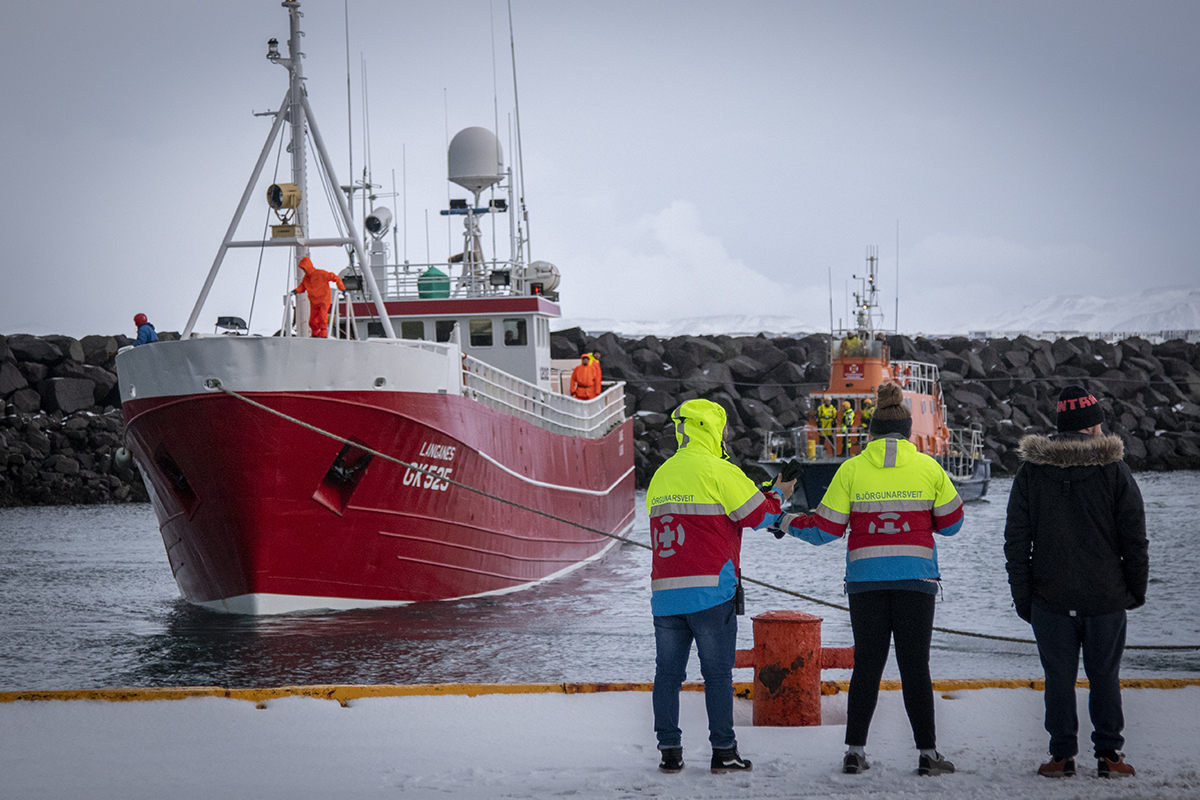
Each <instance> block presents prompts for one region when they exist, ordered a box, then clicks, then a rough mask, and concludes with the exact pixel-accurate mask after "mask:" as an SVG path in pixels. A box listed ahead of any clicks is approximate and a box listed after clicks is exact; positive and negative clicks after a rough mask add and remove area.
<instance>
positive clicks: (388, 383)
mask: <svg viewBox="0 0 1200 800" xmlns="http://www.w3.org/2000/svg"><path fill="white" fill-rule="evenodd" d="M283 6H284V7H285V8H287V9H288V12H289V19H290V26H291V30H290V37H289V40H288V55H287V56H286V57H285V56H283V55H282V54H281V53H280V52H279V48H278V43H277V42H276V41H275V40H271V42H270V43H269V47H268V54H267V58H268V59H269V60H270V61H272V62H273V63H276V64H280V65H281V66H284V67H286V68H287V69H288V73H289V86H288V91H287V93H286V94H285V96H284V99H283V101H282V103H281V105H280V107H279V109H278V110H277V111H276V112H275V114H274V120H273V124H272V128H271V132H270V134H269V136H268V138H267V142H266V144H265V145H264V147H263V150H262V153H261V154H260V157H259V159H258V162H257V163H256V165H255V168H254V170H253V171H252V174H251V178H250V180H249V182H248V184H247V186H246V189H245V191H244V193H243V195H242V197H241V200H240V202H239V204H238V206H237V209H236V211H235V213H234V218H233V221H232V222H231V223H230V226H229V229H228V232H227V233H226V235H225V237H224V239H223V241H222V243H221V245H220V247H219V248H218V253H217V257H216V259H215V261H214V263H213V265H212V268H211V269H210V271H209V274H208V276H207V278H206V280H205V283H204V286H203V289H202V290H201V293H200V297H199V298H198V300H197V302H196V304H195V308H194V309H193V311H192V313H191V316H190V318H189V320H188V323H187V325H186V327H185V329H184V331H183V333H182V336H181V338H180V340H178V341H164V342H158V343H154V344H152V345H148V346H142V347H137V348H133V349H130V350H127V351H125V352H123V353H121V354H120V355H119V356H118V359H117V366H118V372H119V375H120V383H121V395H122V410H123V413H124V416H125V420H126V431H127V442H128V445H129V447H130V449H131V450H132V452H133V455H134V458H135V460H136V462H137V464H138V466H139V468H140V469H141V472H142V475H143V478H144V479H145V482H146V485H147V488H148V489H149V491H150V496H151V500H152V502H153V504H154V508H155V511H156V513H157V515H158V519H159V524H160V529H161V532H162V537H163V542H164V545H165V546H166V551H167V556H168V559H169V562H170V565H171V570H172V573H173V574H174V576H175V579H176V582H177V583H178V585H179V588H180V591H181V593H182V595H183V597H184V598H185V599H187V600H189V601H191V602H193V603H196V604H199V605H202V606H205V607H208V608H212V609H216V610H224V611H231V612H239V613H275V612H287V611H296V610H303V609H313V608H333V609H343V608H355V607H367V606H377V605H391V604H401V603H408V602H415V601H425V600H442V599H450V598H460V597H470V596H477V595H486V594H500V593H505V592H511V591H515V590H518V589H521V588H524V587H527V586H530V585H532V584H535V583H538V582H541V581H545V580H548V579H552V578H554V577H556V576H558V575H561V574H563V573H564V572H567V571H570V570H572V569H574V568H576V567H578V566H580V565H581V564H584V563H586V562H588V561H589V560H591V559H594V558H597V557H599V556H600V555H601V554H603V553H604V552H605V551H606V550H607V549H608V548H609V547H610V546H611V545H612V544H613V543H614V542H615V539H613V538H612V535H621V534H623V533H625V532H627V531H628V530H629V529H630V528H631V526H632V523H633V514H634V512H633V494H634V488H633V482H634V475H633V442H632V428H631V423H630V422H629V421H628V420H627V419H626V418H625V401H624V385H623V384H621V383H614V384H607V385H605V387H604V391H603V393H602V394H601V395H600V396H599V397H597V398H594V399H592V400H589V401H580V400H576V399H575V398H573V397H570V396H566V395H564V394H562V393H561V389H560V386H561V381H559V380H557V377H558V376H556V375H555V374H554V370H553V365H552V364H551V361H550V320H551V319H553V318H555V317H557V316H559V314H560V312H559V307H558V305H557V294H556V293H555V290H556V289H557V284H558V271H557V269H556V268H555V267H554V266H553V265H551V264H549V263H547V262H533V263H529V261H528V257H527V250H528V247H527V244H528V239H527V237H526V236H524V234H523V233H522V231H521V230H520V225H519V224H518V223H517V222H516V221H513V222H511V223H510V225H509V227H510V232H511V236H510V254H509V256H508V258H506V259H503V260H500V259H498V258H493V259H491V260H488V259H486V258H485V256H484V253H483V247H482V240H483V237H482V236H481V231H480V224H479V223H480V220H481V219H484V218H486V217H488V216H490V215H496V214H505V213H507V214H509V216H510V218H511V217H514V216H516V215H515V214H513V213H511V212H512V210H513V181H512V170H511V168H509V169H505V168H504V166H503V151H502V149H501V148H500V145H499V142H498V140H497V139H496V137H495V136H494V135H493V134H492V133H491V132H490V131H488V130H486V129H483V128H468V129H466V130H464V131H462V132H461V133H460V134H458V135H457V136H456V137H454V140H453V141H452V142H451V145H450V149H449V153H448V162H449V172H450V179H451V180H452V181H454V182H455V183H456V184H458V185H459V186H462V187H463V188H465V189H466V190H467V191H468V192H469V193H470V194H471V195H472V196H471V198H470V199H463V200H459V201H453V200H452V201H451V204H450V205H451V207H450V208H449V209H446V210H445V211H443V213H444V214H447V215H452V216H455V217H461V218H462V219H463V222H464V233H463V242H464V247H463V252H462V253H460V254H457V255H455V256H452V257H450V258H448V259H447V260H446V261H445V262H442V263H440V264H418V265H413V264H408V263H404V264H399V263H396V259H394V258H389V256H388V252H387V246H386V241H385V234H386V233H387V232H388V228H389V224H390V221H391V212H390V211H389V210H388V209H386V208H383V207H376V208H373V209H372V210H371V212H370V213H369V214H368V215H366V219H365V222H364V227H365V228H366V234H367V236H366V237H365V238H364V237H360V236H359V235H358V231H357V229H356V226H355V224H354V219H353V216H352V215H351V213H350V209H349V204H348V202H347V200H346V198H345V197H344V196H343V195H342V194H341V193H338V192H334V193H333V196H334V198H335V199H336V201H337V207H336V209H335V218H336V221H337V227H339V228H340V230H339V231H337V232H336V235H332V236H325V237H319V236H315V235H313V234H312V233H311V232H310V230H309V226H310V221H309V216H308V213H307V190H306V185H307V177H308V175H307V169H308V168H307V166H306V164H307V161H306V155H305V148H306V146H307V143H308V141H310V140H311V142H312V144H313V149H314V150H315V156H316V159H315V160H316V164H317V168H318V169H319V170H320V171H321V173H322V175H321V177H322V179H323V181H325V182H326V184H327V185H329V186H335V187H336V186H340V185H341V184H340V183H339V182H338V181H337V177H336V174H335V171H334V168H333V164H332V162H331V160H330V158H329V155H328V151H327V149H326V147H325V145H324V142H323V139H322V137H321V134H320V130H319V128H318V126H317V123H316V120H315V118H314V116H313V113H312V108H311V106H310V104H309V99H308V97H307V94H306V92H305V90H304V88H303V83H302V81H303V75H302V72H301V64H300V57H299V54H300V36H301V35H302V33H301V31H300V27H299V25H300V13H299V7H300V4H299V3H298V2H285V3H283ZM285 127H286V128H288V129H289V133H290V138H289V151H290V152H291V156H292V175H291V182H290V183H287V184H283V183H274V184H271V186H270V188H269V189H268V190H267V192H266V194H267V202H268V204H269V205H270V206H271V207H272V208H273V209H275V211H276V213H277V215H278V216H279V224H278V225H275V226H272V232H271V234H272V235H271V236H270V238H268V239H266V240H265V241H264V240H262V239H255V240H241V239H238V238H237V230H238V223H239V222H240V220H241V217H242V214H243V212H244V211H245V210H246V208H247V207H248V205H249V204H250V201H251V199H252V198H253V197H254V196H255V195H256V194H257V192H256V189H257V188H259V184H260V177H261V174H262V171H263V167H264V165H265V163H266V161H267V156H268V154H269V153H270V151H271V149H272V147H273V144H274V143H275V141H276V137H278V136H280V135H283V130H284V128H285ZM493 187H495V188H496V189H499V190H501V191H502V192H503V191H505V190H507V195H508V196H507V198H504V197H501V198H499V199H497V198H495V197H493V198H491V199H488V200H487V201H483V200H482V199H481V194H482V192H483V191H484V190H486V189H489V188H493ZM494 193H495V189H493V194H494ZM238 247H285V248H291V251H292V263H293V264H296V263H298V262H299V261H300V259H302V258H303V257H304V256H306V255H308V254H309V253H310V252H311V251H313V250H314V249H315V248H336V249H342V248H344V249H346V250H348V251H351V252H352V253H353V254H354V258H353V259H352V260H351V266H350V267H349V268H347V269H345V270H343V271H342V273H341V279H342V281H343V283H344V285H345V287H346V289H345V291H344V293H341V294H340V296H339V295H335V302H334V303H333V309H332V315H331V317H330V323H329V335H328V337H318V336H311V335H309V330H308V329H307V326H306V324H305V321H306V320H307V318H308V314H309V309H308V308H307V303H306V296H305V295H303V294H301V295H299V296H294V295H290V294H289V295H288V296H287V298H286V299H285V301H284V308H283V324H282V326H281V329H280V332H279V333H278V334H277V335H275V336H255V335H250V334H248V333H245V334H241V330H242V328H239V326H236V325H233V326H229V325H226V326H225V327H226V328H232V330H233V332H234V335H229V334H228V333H227V334H222V335H216V334H203V333H200V332H198V331H197V330H196V325H197V321H198V320H199V318H200V315H201V313H202V310H203V307H204V305H205V300H206V299H207V297H208V294H209V290H210V289H211V287H212V285H213V282H214V279H215V277H216V275H217V272H218V270H219V269H220V266H221V263H222V261H223V259H224V257H225V254H226V253H227V251H228V250H230V249H231V248H238ZM336 249H335V250H333V251H332V252H336ZM327 252H328V251H327ZM239 334H240V335H239Z"/></svg>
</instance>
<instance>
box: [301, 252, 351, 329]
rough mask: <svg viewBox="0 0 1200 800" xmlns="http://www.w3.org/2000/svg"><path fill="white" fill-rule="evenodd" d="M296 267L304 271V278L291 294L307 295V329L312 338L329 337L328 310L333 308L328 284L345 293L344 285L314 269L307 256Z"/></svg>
mask: <svg viewBox="0 0 1200 800" xmlns="http://www.w3.org/2000/svg"><path fill="white" fill-rule="evenodd" d="M296 266H298V267H299V268H300V269H302V270H304V277H303V278H302V279H301V280H300V285H299V286H297V287H296V288H295V289H292V294H299V293H300V292H306V293H307V294H308V306H309V312H308V329H309V330H310V331H312V335H313V337H314V338H317V339H324V338H325V337H326V336H328V335H329V333H328V331H327V328H328V326H329V309H330V308H332V307H333V299H332V295H331V294H330V291H329V284H330V283H336V284H337V287H338V288H339V289H341V290H342V291H343V292H344V291H346V285H345V284H344V283H342V279H341V278H339V277H338V276H337V275H334V274H333V273H332V272H326V271H325V270H323V269H317V268H316V267H314V266H313V263H312V259H310V258H309V257H308V256H305V257H304V258H302V259H300V263H299V264H297V265H296Z"/></svg>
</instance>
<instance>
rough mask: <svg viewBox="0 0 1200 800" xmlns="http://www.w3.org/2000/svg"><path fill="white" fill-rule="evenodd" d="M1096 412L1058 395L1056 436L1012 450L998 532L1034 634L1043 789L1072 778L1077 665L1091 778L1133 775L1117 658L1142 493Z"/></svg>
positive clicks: (1139, 593)
mask: <svg viewBox="0 0 1200 800" xmlns="http://www.w3.org/2000/svg"><path fill="white" fill-rule="evenodd" d="M1103 423H1104V410H1103V408H1102V405H1101V402H1100V401H1098V400H1097V399H1096V396H1095V395H1093V394H1092V393H1091V392H1089V391H1088V390H1087V389H1084V388H1083V387H1081V386H1068V387H1066V388H1065V389H1063V390H1062V392H1061V393H1060V394H1059V395H1058V407H1057V419H1056V424H1057V426H1058V433H1056V434H1054V435H1051V436H1042V435H1040V434H1031V435H1029V436H1025V437H1023V438H1022V439H1021V441H1020V443H1019V444H1018V445H1017V455H1019V456H1020V458H1021V465H1020V467H1018V469H1017V474H1016V475H1015V476H1014V477H1013V484H1012V491H1011V492H1010V494H1009V497H1008V517H1007V520H1006V523H1005V527H1004V555H1005V560H1006V564H1007V568H1008V583H1009V586H1010V588H1011V589H1012V597H1013V605H1014V606H1015V607H1016V610H1017V616H1019V617H1020V618H1021V619H1023V620H1025V621H1026V622H1028V623H1029V624H1030V625H1032V626H1033V637H1034V638H1035V639H1036V640H1037V646H1038V655H1039V656H1040V657H1041V660H1042V669H1043V670H1044V671H1045V673H1046V691H1045V693H1044V694H1045V704H1046V718H1045V723H1046V732H1047V733H1049V734H1050V760H1049V761H1047V762H1046V763H1044V764H1042V765H1041V766H1040V767H1038V774H1039V775H1044V776H1046V777H1049V778H1062V777H1070V776H1072V775H1074V774H1075V756H1077V755H1078V754H1079V718H1078V714H1077V711H1076V692H1075V680H1076V677H1077V676H1078V673H1079V654H1080V651H1081V650H1082V651H1083V669H1084V671H1085V672H1086V673H1087V676H1088V680H1089V685H1090V688H1089V690H1088V711H1089V712H1090V714H1091V720H1092V729H1093V732H1092V746H1093V749H1094V751H1095V755H1096V774H1097V775H1099V776H1100V777H1101V778H1110V777H1121V776H1127V775H1133V774H1134V768H1133V767H1132V766H1130V765H1129V764H1128V763H1127V762H1126V761H1125V757H1124V754H1123V753H1121V748H1122V747H1123V746H1124V745H1125V737H1124V735H1123V731H1124V728H1125V716H1124V712H1123V710H1122V707H1121V655H1122V653H1123V652H1124V650H1125V630H1126V624H1127V620H1126V612H1127V611H1130V610H1132V609H1135V608H1139V607H1141V606H1142V605H1143V604H1144V603H1145V602H1146V587H1147V584H1148V583H1149V574H1150V572H1149V570H1150V559H1149V543H1148V542H1147V539H1146V513H1145V507H1144V504H1143V502H1142V494H1141V492H1140V491H1139V489H1138V485H1137V481H1135V480H1134V478H1133V473H1132V472H1130V470H1129V467H1128V466H1127V465H1126V464H1125V462H1124V461H1123V460H1122V458H1123V456H1124V453H1125V446H1124V443H1123V442H1122V441H1121V438H1120V437H1119V436H1116V435H1113V434H1105V433H1104V430H1103V427H1102V425H1103Z"/></svg>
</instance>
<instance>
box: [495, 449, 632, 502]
mask: <svg viewBox="0 0 1200 800" xmlns="http://www.w3.org/2000/svg"><path fill="white" fill-rule="evenodd" d="M475 452H476V453H479V455H480V457H481V458H483V460H484V461H487V462H488V463H489V464H491V465H493V466H495V467H499V468H500V469H502V470H504V471H505V472H507V473H508V474H509V475H512V476H513V477H514V478H516V479H518V480H522V481H524V482H525V483H528V484H532V485H533V486H541V487H542V488H544V489H554V490H556V491H560V492H574V493H575V494H590V495H593V496H594V497H604V496H605V495H607V494H609V493H610V492H611V491H612V490H613V489H615V488H617V487H618V486H620V485H621V481H623V480H625V479H626V478H628V477H629V476H630V475H632V474H633V467H630V468H629V469H627V470H625V472H624V473H622V474H621V477H619V478H617V479H616V481H614V482H613V485H612V486H609V487H608V488H607V489H580V488H578V487H576V486H562V485H559V484H557V483H546V482H545V481H535V480H534V479H533V478H527V477H526V476H524V475H522V474H521V473H519V472H517V471H516V470H512V469H509V468H508V467H506V466H504V465H503V464H501V463H500V462H499V461H497V460H496V459H494V458H492V457H491V456H489V455H488V454H487V453H485V452H483V451H482V450H476V451H475Z"/></svg>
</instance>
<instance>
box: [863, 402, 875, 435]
mask: <svg viewBox="0 0 1200 800" xmlns="http://www.w3.org/2000/svg"><path fill="white" fill-rule="evenodd" d="M873 416H875V403H874V401H872V400H871V398H869V397H867V398H865V399H864V400H863V405H862V422H861V423H860V424H861V426H862V427H863V428H870V427H871V417H873Z"/></svg>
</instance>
